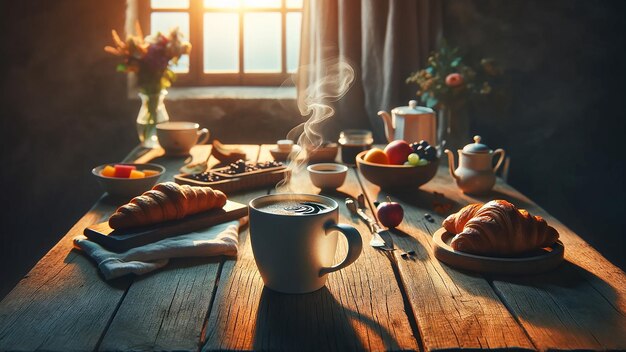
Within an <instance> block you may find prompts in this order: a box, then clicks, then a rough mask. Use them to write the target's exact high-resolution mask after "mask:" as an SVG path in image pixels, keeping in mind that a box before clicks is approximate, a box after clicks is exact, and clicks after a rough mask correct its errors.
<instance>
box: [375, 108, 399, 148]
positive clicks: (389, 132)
mask: <svg viewBox="0 0 626 352" xmlns="http://www.w3.org/2000/svg"><path fill="white" fill-rule="evenodd" d="M378 116H380V117H381V118H382V119H383V122H384V123H385V136H386V137H387V141H388V142H393V140H394V139H395V137H394V134H395V133H396V128H395V126H394V125H393V121H392V119H391V115H389V113H388V112H386V111H382V110H381V111H379V112H378Z"/></svg>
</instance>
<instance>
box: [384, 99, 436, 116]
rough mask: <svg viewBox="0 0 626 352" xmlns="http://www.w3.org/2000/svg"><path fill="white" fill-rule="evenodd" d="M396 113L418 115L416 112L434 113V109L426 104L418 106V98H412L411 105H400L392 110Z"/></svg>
mask: <svg viewBox="0 0 626 352" xmlns="http://www.w3.org/2000/svg"><path fill="white" fill-rule="evenodd" d="M391 112H392V113H394V114H396V115H416V114H428V113H433V112H434V111H433V109H431V108H427V107H425V106H417V100H410V101H409V106H398V107H397V108H394V109H393V110H391Z"/></svg>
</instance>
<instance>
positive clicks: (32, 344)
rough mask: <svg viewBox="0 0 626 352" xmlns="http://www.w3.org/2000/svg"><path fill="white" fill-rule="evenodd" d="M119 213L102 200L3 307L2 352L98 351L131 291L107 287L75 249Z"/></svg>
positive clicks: (124, 282) (118, 283)
mask: <svg viewBox="0 0 626 352" xmlns="http://www.w3.org/2000/svg"><path fill="white" fill-rule="evenodd" d="M114 210H115V206H114V205H110V204H107V203H106V200H103V199H101V200H100V201H99V202H98V203H97V204H96V205H95V206H94V207H93V208H92V209H91V210H90V211H89V212H88V213H87V214H86V215H85V216H83V217H82V218H81V219H80V220H79V221H78V222H77V223H76V225H74V227H72V229H71V230H70V231H69V232H68V233H67V234H66V235H65V236H64V237H63V238H62V239H61V241H59V243H57V244H56V245H55V246H54V247H53V248H52V249H51V250H50V251H49V252H48V253H47V254H46V255H45V256H44V257H43V258H42V259H41V260H40V261H39V262H38V263H37V264H36V265H35V267H34V268H33V269H32V270H31V271H30V272H29V273H28V274H27V275H26V276H25V277H24V278H23V279H22V280H21V281H20V282H19V283H18V284H17V286H16V287H15V288H14V289H13V290H12V291H11V292H10V293H9V294H8V295H7V296H6V297H5V298H4V300H3V301H2V302H1V303H0V350H2V351H4V350H16V351H18V350H25V351H28V350H36V349H45V350H49V351H87V350H93V349H94V348H95V347H96V345H97V343H98V340H99V339H100V337H101V335H102V334H103V332H104V331H105V329H106V327H107V324H108V322H109V320H110V319H111V318H112V317H113V314H114V313H115V311H116V309H117V306H118V303H119V302H120V300H121V299H122V297H123V295H124V292H125V290H126V289H127V288H128V286H129V285H130V280H129V279H128V278H121V279H118V280H113V281H111V282H105V281H104V280H103V279H102V277H101V276H100V275H99V273H98V269H97V268H96V266H95V265H94V264H93V263H92V262H90V260H89V259H87V258H86V257H84V256H83V255H82V254H80V253H79V252H78V251H76V250H72V248H73V244H72V241H73V238H74V237H75V236H78V235H81V234H82V232H83V229H84V228H85V227H86V226H89V225H92V224H94V223H97V222H99V221H102V219H104V218H105V217H107V216H108V215H109V214H110V213H112V212H113V211H114Z"/></svg>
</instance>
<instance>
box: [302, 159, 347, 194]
mask: <svg viewBox="0 0 626 352" xmlns="http://www.w3.org/2000/svg"><path fill="white" fill-rule="evenodd" d="M306 169H307V170H308V171H309V177H310V178H311V182H313V184H314V185H315V187H318V188H321V189H335V188H337V187H340V186H341V185H343V183H344V181H345V180H346V175H347V174H348V167H347V166H345V165H341V164H334V163H321V164H313V165H309V166H307V168H306Z"/></svg>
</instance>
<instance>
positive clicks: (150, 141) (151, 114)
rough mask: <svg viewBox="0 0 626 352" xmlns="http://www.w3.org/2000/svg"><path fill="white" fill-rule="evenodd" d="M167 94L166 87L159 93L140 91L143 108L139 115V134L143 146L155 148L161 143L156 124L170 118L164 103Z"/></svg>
mask: <svg viewBox="0 0 626 352" xmlns="http://www.w3.org/2000/svg"><path fill="white" fill-rule="evenodd" d="M166 95H167V90H165V89H163V90H162V91H161V92H160V93H158V94H144V93H139V97H140V98H141V109H139V114H138V115H137V135H138V136H139V141H140V142H141V146H142V147H144V148H155V147H157V146H158V145H159V142H158V140H157V136H156V125H157V124H158V123H161V122H167V121H169V120H170V116H169V115H168V113H167V110H166V109H165V104H164V103H163V101H164V100H165V96H166Z"/></svg>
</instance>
